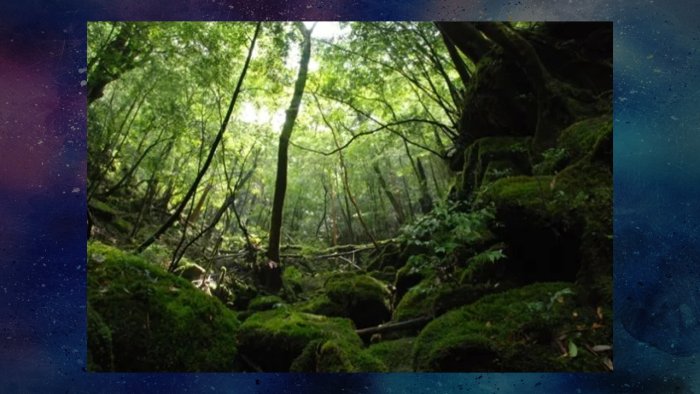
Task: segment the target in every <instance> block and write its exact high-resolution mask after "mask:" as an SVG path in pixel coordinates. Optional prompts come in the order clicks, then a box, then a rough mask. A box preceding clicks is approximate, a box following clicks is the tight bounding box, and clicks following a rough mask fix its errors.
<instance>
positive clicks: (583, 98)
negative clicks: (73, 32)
mask: <svg viewBox="0 0 700 394" xmlns="http://www.w3.org/2000/svg"><path fill="white" fill-rule="evenodd" d="M87 30H88V48H87V49H88V51H87V52H88V58H87V74H88V78H87V84H86V92H87V111H88V152H87V160H88V166H87V206H86V208H87V239H88V241H87V267H88V269H87V271H88V272H87V334H88V343H87V346H88V361H87V362H88V370H90V371H96V372H100V371H101V372H109V371H124V372H128V371H135V372H137V371H202V372H207V371H220V372H287V371H290V372H406V371H417V372H429V371H465V372H469V371H485V372H489V371H612V369H613V362H612V360H613V355H612V351H613V348H612V289H613V282H612V241H613V235H612V234H613V230H612V24H611V23H603V22H600V23H598V22H595V23H593V22H591V23H588V22H586V23H583V22H577V23H568V22H567V23H549V22H548V23H536V22H478V23H477V22H475V23H471V22H434V23H430V22H317V23H312V22H257V23H256V22H90V23H89V24H88V29H87Z"/></svg>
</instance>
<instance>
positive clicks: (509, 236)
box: [478, 176, 582, 283]
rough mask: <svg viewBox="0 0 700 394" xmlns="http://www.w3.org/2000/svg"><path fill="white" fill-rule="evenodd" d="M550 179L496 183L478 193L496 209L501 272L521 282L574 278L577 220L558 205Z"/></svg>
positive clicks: (577, 262)
mask: <svg viewBox="0 0 700 394" xmlns="http://www.w3.org/2000/svg"><path fill="white" fill-rule="evenodd" d="M553 181H554V178H553V177H550V176H533V177H529V176H520V177H509V178H503V179H500V180H498V181H496V182H494V183H492V184H489V185H488V186H486V187H484V188H483V189H482V190H481V192H480V193H479V196H478V200H480V203H481V204H492V205H493V206H495V208H496V221H497V222H498V223H500V226H498V227H497V228H494V233H495V234H496V236H497V237H498V238H500V239H501V240H502V241H503V242H504V243H505V244H506V248H505V249H504V251H503V252H504V254H505V255H506V256H507V259H506V260H505V261H506V274H507V276H508V277H509V278H511V279H517V280H521V281H523V282H526V283H528V282H533V281H538V280H544V281H552V280H565V281H572V280H574V279H575V277H576V275H577V273H578V270H579V267H580V255H579V247H580V243H581V239H580V235H581V226H582V224H581V220H580V218H579V217H578V216H577V215H576V214H575V212H574V211H573V210H572V209H570V208H568V207H566V206H564V205H559V204H558V203H557V195H558V194H560V193H559V190H556V189H554V182H553Z"/></svg>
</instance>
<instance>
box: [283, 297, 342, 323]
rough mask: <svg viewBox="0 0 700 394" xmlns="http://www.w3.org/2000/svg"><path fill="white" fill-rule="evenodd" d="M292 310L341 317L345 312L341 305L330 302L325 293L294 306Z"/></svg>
mask: <svg viewBox="0 0 700 394" xmlns="http://www.w3.org/2000/svg"><path fill="white" fill-rule="evenodd" d="M294 308H295V309H296V310H298V311H299V312H305V313H311V314H314V315H323V316H331V317H333V316H335V317H343V316H345V315H346V311H345V309H344V308H343V306H342V305H340V304H338V303H336V302H333V301H331V299H330V298H328V295H326V293H320V294H317V295H316V296H314V297H312V298H311V299H309V300H307V301H302V302H298V303H296V304H294Z"/></svg>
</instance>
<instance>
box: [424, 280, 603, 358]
mask: <svg viewBox="0 0 700 394" xmlns="http://www.w3.org/2000/svg"><path fill="white" fill-rule="evenodd" d="M575 291H576V287H575V285H574V284H573V283H556V282H550V283H537V284H533V285H530V286H526V287H523V288H518V289H514V290H510V291H507V292H504V293H499V294H494V295H490V296H486V297H484V298H482V299H481V300H479V301H477V302H475V303H473V304H471V305H467V306H464V307H461V308H459V309H456V310H453V311H450V312H448V313H446V314H444V315H442V316H440V317H438V318H437V319H435V320H433V321H432V322H431V323H429V324H428V325H427V326H426V327H425V328H424V329H423V330H422V331H421V333H420V335H419V336H418V339H417V340H416V344H415V346H414V350H413V367H414V368H415V370H417V371H603V370H605V367H604V365H603V362H602V359H599V358H598V357H597V356H596V355H593V354H591V353H590V352H586V351H575V352H570V353H569V352H567V351H566V349H567V348H568V349H574V348H575V349H578V347H583V346H585V345H589V346H593V345H596V344H608V343H610V342H611V340H612V330H611V327H610V323H611V320H610V319H609V318H607V319H605V320H601V319H600V316H599V315H600V313H599V311H596V310H595V309H594V308H589V307H586V306H585V305H580V304H578V303H577V301H576V297H575V294H573V293H574V292H575ZM557 342H558V343H560V344H562V347H558V346H557V345H556V343H557ZM572 344H573V345H572Z"/></svg>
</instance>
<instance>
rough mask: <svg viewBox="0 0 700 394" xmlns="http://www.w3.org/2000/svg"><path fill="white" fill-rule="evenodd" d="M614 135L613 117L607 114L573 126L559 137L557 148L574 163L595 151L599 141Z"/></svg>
mask: <svg viewBox="0 0 700 394" xmlns="http://www.w3.org/2000/svg"><path fill="white" fill-rule="evenodd" d="M611 134H612V116H611V115H609V114H607V115H603V116H599V117H594V118H588V119H584V120H581V121H579V122H576V123H574V124H572V125H571V126H569V127H567V128H566V129H564V130H563V131H562V132H561V134H560V135H559V140H558V142H557V146H558V147H559V148H561V149H564V150H565V151H566V153H567V156H568V157H569V159H570V162H571V163H573V162H575V161H577V160H579V159H581V158H583V157H584V156H586V155H587V154H589V153H590V152H592V151H593V148H594V147H595V145H596V143H597V142H598V140H600V139H601V138H605V137H606V136H608V135H611Z"/></svg>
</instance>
